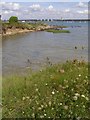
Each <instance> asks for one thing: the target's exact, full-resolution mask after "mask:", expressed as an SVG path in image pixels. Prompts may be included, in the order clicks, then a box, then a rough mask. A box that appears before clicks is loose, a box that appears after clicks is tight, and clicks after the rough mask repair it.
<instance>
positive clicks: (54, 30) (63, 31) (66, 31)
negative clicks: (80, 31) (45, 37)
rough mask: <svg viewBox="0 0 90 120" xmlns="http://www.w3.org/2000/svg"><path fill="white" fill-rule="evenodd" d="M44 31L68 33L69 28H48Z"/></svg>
mask: <svg viewBox="0 0 90 120" xmlns="http://www.w3.org/2000/svg"><path fill="white" fill-rule="evenodd" d="M46 31H47V32H52V33H70V31H69V30H57V29H48V30H46Z"/></svg>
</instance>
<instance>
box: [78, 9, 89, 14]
mask: <svg viewBox="0 0 90 120" xmlns="http://www.w3.org/2000/svg"><path fill="white" fill-rule="evenodd" d="M77 13H79V14H88V10H83V11H77Z"/></svg>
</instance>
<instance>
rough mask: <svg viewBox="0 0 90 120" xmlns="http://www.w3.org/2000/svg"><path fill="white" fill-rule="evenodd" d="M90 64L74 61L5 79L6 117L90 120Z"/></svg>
mask: <svg viewBox="0 0 90 120" xmlns="http://www.w3.org/2000/svg"><path fill="white" fill-rule="evenodd" d="M88 90H89V85H88V65H87V64H86V63H84V62H78V61H73V62H72V61H70V62H68V61H67V62H66V63H65V64H56V65H52V66H50V67H48V68H46V69H45V70H40V71H39V72H38V73H34V74H32V75H27V76H25V77H22V76H12V77H8V78H3V93H2V104H3V110H2V112H3V118H35V119H36V118H62V119H64V118H66V119H67V118H69V119H81V118H83V119H85V118H88V119H89V112H88V111H89V92H88Z"/></svg>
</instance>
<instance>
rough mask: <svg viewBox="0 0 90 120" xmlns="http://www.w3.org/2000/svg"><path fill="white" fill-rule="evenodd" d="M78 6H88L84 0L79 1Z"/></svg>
mask: <svg viewBox="0 0 90 120" xmlns="http://www.w3.org/2000/svg"><path fill="white" fill-rule="evenodd" d="M77 7H87V5H86V4H84V3H83V2H79V3H78V5H77Z"/></svg>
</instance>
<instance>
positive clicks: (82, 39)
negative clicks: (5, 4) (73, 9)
mask: <svg viewBox="0 0 90 120" xmlns="http://www.w3.org/2000/svg"><path fill="white" fill-rule="evenodd" d="M48 24H50V25H66V26H68V28H65V29H68V30H69V31H70V33H58V34H54V33H50V32H45V31H40V32H31V33H23V34H18V35H13V36H8V37H3V40H2V70H3V75H6V74H7V75H8V74H13V73H22V72H23V73H24V72H25V71H27V69H28V68H31V69H33V70H37V69H40V67H42V66H44V65H45V64H47V57H48V58H49V60H50V61H51V62H52V63H57V62H61V63H62V62H65V61H66V60H72V59H80V60H85V61H88V23H87V22H73V23H71V22H68V23H67V22H63V23H62V22H48ZM75 46H76V47H77V49H75Z"/></svg>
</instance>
